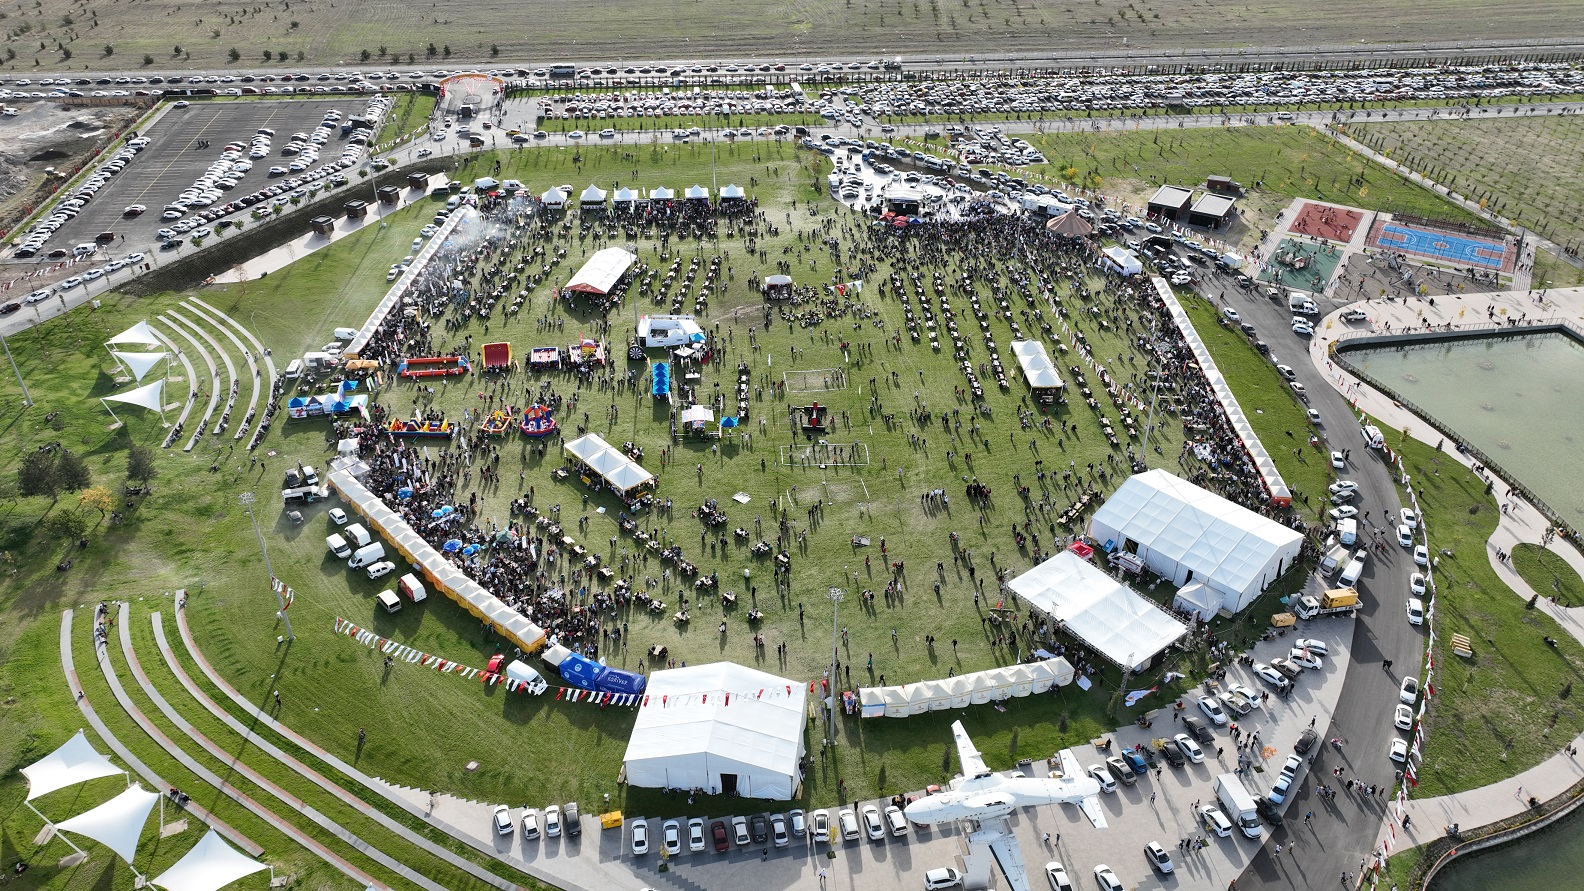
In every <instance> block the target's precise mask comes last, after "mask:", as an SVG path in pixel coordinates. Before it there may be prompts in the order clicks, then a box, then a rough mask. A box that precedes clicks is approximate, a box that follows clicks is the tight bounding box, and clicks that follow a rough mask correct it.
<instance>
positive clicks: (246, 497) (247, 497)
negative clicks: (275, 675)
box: [237, 492, 297, 640]
mask: <svg viewBox="0 0 1584 891" xmlns="http://www.w3.org/2000/svg"><path fill="white" fill-rule="evenodd" d="M237 498H238V499H239V500H240V501H241V502H242V509H243V510H245V511H247V515H248V519H250V520H252V521H253V535H254V536H256V537H257V538H258V546H259V553H260V554H262V555H263V556H264V571H265V572H266V573H269V577H270V590H271V591H274V592H275V605H276V607H277V608H278V611H277V612H276V613H275V614H276V615H277V616H280V619H281V621H282V622H285V623H286V639H287V640H296V639H297V635H295V634H293V633H292V626H291V617H290V616H287V615H286V599H285V598H283V597H281V593H280V591H279V590H277V589H276V587H275V572H274V570H272V569H270V562H269V549H268V548H266V547H265V546H264V533H263V532H260V531H259V524H258V517H257V516H254V514H253V502H254V501H257V500H258V496H257V495H254V494H253V493H252V492H243V493H242V494H241V495H238V496H237Z"/></svg>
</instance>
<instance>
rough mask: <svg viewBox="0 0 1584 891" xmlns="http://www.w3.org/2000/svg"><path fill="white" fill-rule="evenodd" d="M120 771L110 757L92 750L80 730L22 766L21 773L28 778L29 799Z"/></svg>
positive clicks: (91, 744) (110, 775)
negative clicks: (30, 762) (45, 753)
mask: <svg viewBox="0 0 1584 891" xmlns="http://www.w3.org/2000/svg"><path fill="white" fill-rule="evenodd" d="M121 772H122V771H121V768H119V767H116V766H115V765H114V764H111V763H110V759H109V758H106V757H105V756H103V755H101V754H99V753H98V752H97V751H95V750H94V747H93V743H90V742H89V741H88V737H86V736H83V732H82V731H81V730H79V731H77V735H76V736H73V737H72V738H71V739H68V740H66V742H65V743H63V744H62V745H61V747H60V748H58V749H56V750H55V751H53V752H51V753H49V754H48V755H45V756H44V757H43V758H40V759H39V760H37V761H35V762H33V763H32V764H30V765H28V766H27V767H24V768H22V775H23V776H25V777H27V781H28V797H27V800H28V801H32V800H33V799H35V798H38V797H39V796H41V795H48V794H49V793H51V792H54V791H55V790H56V789H64V788H66V787H67V786H75V785H77V784H78V783H86V782H88V781H89V780H97V779H99V778H100V777H112V776H115V775H116V774H118V773H121Z"/></svg>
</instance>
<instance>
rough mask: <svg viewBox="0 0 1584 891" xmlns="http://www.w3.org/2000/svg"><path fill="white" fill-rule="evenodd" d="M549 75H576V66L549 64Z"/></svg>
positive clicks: (561, 76) (566, 76) (557, 76)
mask: <svg viewBox="0 0 1584 891" xmlns="http://www.w3.org/2000/svg"><path fill="white" fill-rule="evenodd" d="M550 76H551V77H556V78H569V77H577V66H575V65H551V66H550Z"/></svg>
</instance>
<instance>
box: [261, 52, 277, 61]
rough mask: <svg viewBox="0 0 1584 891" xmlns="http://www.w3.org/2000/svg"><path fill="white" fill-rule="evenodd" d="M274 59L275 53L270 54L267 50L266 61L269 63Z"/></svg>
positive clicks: (265, 53)
mask: <svg viewBox="0 0 1584 891" xmlns="http://www.w3.org/2000/svg"><path fill="white" fill-rule="evenodd" d="M273 58H275V54H274V53H272V52H270V51H269V50H265V51H264V61H266V62H268V61H269V60H270V59H273Z"/></svg>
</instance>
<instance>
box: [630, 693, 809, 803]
mask: <svg viewBox="0 0 1584 891" xmlns="http://www.w3.org/2000/svg"><path fill="white" fill-rule="evenodd" d="M807 698H808V688H807V687H806V686H804V684H803V683H802V682H801V681H794V680H788V679H786V678H781V677H776V676H775V675H773V674H769V673H767V672H763V671H759V670H758V669H755V668H749V667H748V666H746V665H738V664H737V663H735V662H714V663H710V664H708V665H691V666H688V667H686V668H673V669H667V670H664V671H657V672H655V673H654V674H653V675H650V677H649V686H648V688H647V690H646V692H645V696H644V704H643V705H642V706H641V707H640V708H639V710H638V720H637V722H636V723H635V724H634V725H633V730H632V737H631V738H630V739H629V740H628V742H627V754H626V757H625V759H624V768H623V769H624V771H625V772H626V777H627V783H628V784H629V785H632V786H643V787H647V788H670V789H708V790H710V791H711V792H712V793H720V794H731V793H734V792H735V793H736V794H738V795H741V796H743V797H745V798H769V799H774V800H777V801H787V800H790V799H791V798H793V797H795V796H796V795H797V790H798V787H799V786H800V785H801V784H802V781H803V772H802V769H801V767H800V764H801V761H802V759H803V755H804V754H805V751H806V750H805V748H804V745H803V725H804V721H805V718H804V704H805V702H806V700H807Z"/></svg>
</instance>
